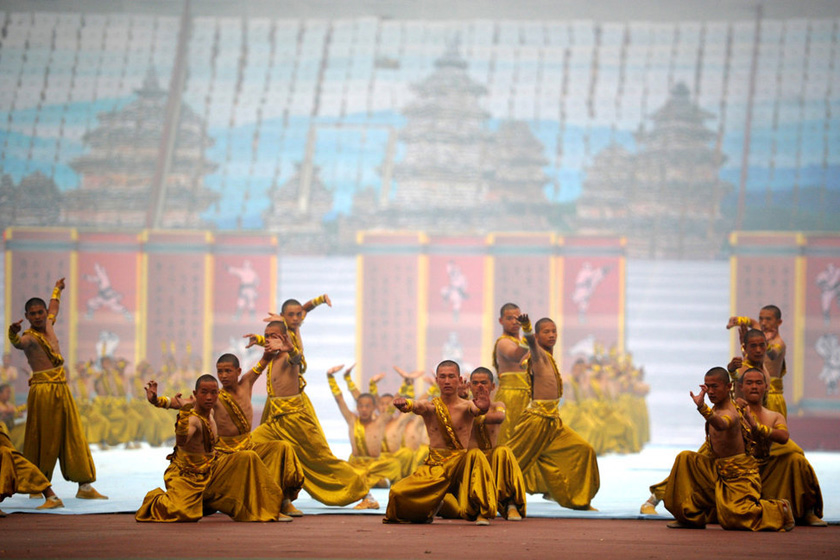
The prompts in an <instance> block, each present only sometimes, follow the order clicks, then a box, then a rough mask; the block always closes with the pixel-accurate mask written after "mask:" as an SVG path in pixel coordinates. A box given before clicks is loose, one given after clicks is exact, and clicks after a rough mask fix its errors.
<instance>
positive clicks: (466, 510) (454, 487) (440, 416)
mask: <svg viewBox="0 0 840 560" xmlns="http://www.w3.org/2000/svg"><path fill="white" fill-rule="evenodd" d="M435 381H436V382H437V384H438V387H440V393H441V396H440V397H436V398H434V399H432V400H431V401H430V402H415V401H413V400H411V399H406V398H403V397H399V398H396V399H394V402H393V404H394V406H395V407H396V408H397V409H399V410H400V411H401V412H405V413H407V412H413V413H414V414H417V415H418V416H420V417H421V418H423V422H424V423H425V425H426V431H427V432H428V434H429V447H430V449H429V458H428V459H426V462H425V464H423V465H420V467H418V468H417V470H416V471H414V473H413V474H411V475H410V476H408V477H407V478H404V479H402V480H400V481H399V482H397V483H396V484H394V485H393V486H392V487H391V491H390V493H389V495H388V509H387V512H386V513H385V519H384V520H383V521H384V522H385V523H431V522H432V519H433V517H434V515H435V513H436V512H437V510H438V509H439V508H440V506H441V504H442V503H443V499H444V496H445V495H446V494H447V492H451V493H452V494H453V495H454V496H457V499H458V510H459V511H460V512H461V517H463V518H464V519H467V520H470V521H475V523H476V525H489V524H490V519H492V518H493V517H494V516H495V515H496V507H497V506H496V488H495V484H494V483H493V471H492V470H491V468H490V463H489V462H488V461H487V457H485V455H484V453H483V452H482V451H481V450H480V449H467V448H468V446H469V442H470V437H471V436H472V430H473V420H474V419H475V417H476V416H481V415H483V414H486V413H487V411H488V409H489V408H490V395H489V394H488V393H487V391H486V390H483V389H482V390H479V391H478V392H477V394H476V395H475V400H473V401H469V400H466V399H463V398H461V397H459V396H458V388H459V386H460V385H461V370H460V367H459V366H458V364H457V363H455V362H453V361H451V360H445V361H443V362H441V363H440V364H438V367H437V370H436V373H435Z"/></svg>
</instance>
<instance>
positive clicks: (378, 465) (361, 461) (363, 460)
mask: <svg viewBox="0 0 840 560" xmlns="http://www.w3.org/2000/svg"><path fill="white" fill-rule="evenodd" d="M353 440H354V441H355V445H354V448H355V449H357V450H359V455H350V459H349V462H350V464H351V465H353V466H354V467H357V468H358V469H359V470H360V471H361V472H363V473H364V475H365V484H366V485H367V486H368V488H371V487H373V486H375V485H376V484H378V483H379V482H380V481H382V480H388V481H390V482H392V483H393V482H396V481H398V480H400V479H401V478H403V476H404V475H403V472H404V470H405V468H406V465H405V464H404V463H403V462H401V461H400V460H398V459H397V458H395V457H394V456H393V455H392V454H390V453H382V454H380V456H379V457H371V455H370V451H368V447H367V440H365V427H364V425H363V424H362V422H361V420H359V419H358V418H356V422H355V423H354V424H353ZM407 451H408V453H407V454H405V453H404V454H403V455H402V457H403V461H405V460H406V459H407V460H408V464H409V465H410V464H411V460H412V459H413V457H414V454H413V453H411V451H410V450H407Z"/></svg>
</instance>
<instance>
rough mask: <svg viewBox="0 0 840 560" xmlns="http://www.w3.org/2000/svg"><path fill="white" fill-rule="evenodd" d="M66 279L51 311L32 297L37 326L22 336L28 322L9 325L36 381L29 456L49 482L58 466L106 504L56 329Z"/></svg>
mask: <svg viewBox="0 0 840 560" xmlns="http://www.w3.org/2000/svg"><path fill="white" fill-rule="evenodd" d="M63 289H64V279H63V278H61V279H59V280H58V281H57V282H56V283H55V289H54V290H53V293H52V298H51V299H50V303H49V309H48V308H47V306H46V305H45V303H44V301H43V300H41V299H39V298H32V299H30V300H29V301H27V302H26V305H25V307H24V309H25V311H26V313H25V317H26V319H27V320H28V321H29V323H30V325H31V327H30V328H29V329H27V330H26V332H24V333H23V336H19V334H18V333H19V332H20V329H21V323H22V322H23V320H22V319H21V320H20V321H18V322H16V323H12V324H11V325H9V340H10V341H11V343H12V346H14V347H15V348H18V349H20V350H23V351H24V353H25V354H26V359H27V361H28V362H29V367H30V368H31V369H32V372H33V373H32V377H30V379H29V395H28V397H27V401H26V406H27V410H28V412H27V416H26V435H25V439H24V446H23V455H24V456H25V457H26V458H27V459H29V460H30V461H31V462H32V463H34V464H35V465H37V466H38V468H39V469H40V470H41V472H42V473H44V476H46V477H47V480H52V473H53V469H54V468H55V463H56V461H59V462H60V464H61V473H62V475H63V476H64V478H65V479H66V480H70V481H73V482H78V483H79V490H78V492H77V493H76V497H77V498H81V499H103V498H105V496H103V495H101V494H99V493H98V492H97V491H96V490H95V489H94V488H93V487H92V486H91V485H90V483H91V482H93V481H94V480H96V468H95V467H94V465H93V458H92V457H91V455H90V449H89V448H88V443H87V441H86V440H85V436H84V432H83V430H82V424H81V420H80V418H79V411H78V409H77V408H76V403H75V401H74V400H73V397H72V395H71V394H70V390H69V389H68V387H67V378H66V376H65V373H64V358H63V357H62V355H61V351H60V348H59V345H58V337H57V336H56V334H55V329H54V324H55V319H56V316H57V315H58V310H59V299H60V297H61V291H62V290H63Z"/></svg>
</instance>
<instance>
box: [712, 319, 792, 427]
mask: <svg viewBox="0 0 840 560" xmlns="http://www.w3.org/2000/svg"><path fill="white" fill-rule="evenodd" d="M782 322H783V321H782V310H781V309H779V308H778V307H777V306H775V305H765V306H764V307H762V308H761V310H760V311H759V313H758V320H757V321H756V320H755V319H751V318H750V317H730V318H729V322H728V323H727V324H726V328H727V329H731V328H733V327H738V329H739V331H740V333H739V334H740V338H741V343H742V344H743V345H744V349H745V351H746V333H747V332H748V330H749V329H757V330H759V331H761V332H762V333H763V334H764V337H765V341H766V349H765V351H764V352H762V355H761V358H760V359H751V360H750V361H751V362H752V363H751V364H745V363H743V362H742V363H743V365H749V367H757V368H759V369H761V368H762V366H763V370H764V372H765V373H766V374H767V376H768V382H769V387H768V388H767V394H766V395H767V396H766V401H765V404H764V406H765V407H766V408H768V409H769V410H772V411H774V412H778V413H780V414H781V415H782V416H784V417H785V418H787V403H786V402H785V395H784V383H783V382H782V378H783V377H784V376H785V374H786V373H787V364H786V362H785V354H786V353H787V345H786V344H785V341H784V340H783V339H782V336H781V335H780V334H779V327H780V326H781V325H782ZM745 353H746V352H745ZM747 358H748V357H747V356H745V358H744V361H746V359H747ZM733 362H734V363H733ZM733 362H730V371H731V370H732V369H737V368H740V367H741V365H742V364H739V363H738V362H737V361H736V360H733ZM733 381H735V380H733Z"/></svg>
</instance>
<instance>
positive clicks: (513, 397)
mask: <svg viewBox="0 0 840 560" xmlns="http://www.w3.org/2000/svg"><path fill="white" fill-rule="evenodd" d="M503 338H506V339H508V340H512V341H513V342H515V343H517V344H522V340H521V339H518V338H516V337H514V336H510V335H506V334H505V335H502V336H500V337H499V338H497V339H496V344H495V345H494V347H493V368H494V369H495V370H496V371H497V372H498V371H499V363H498V361H497V360H496V348H497V347H498V345H499V341H500V340H502V339H503ZM497 377H498V381H499V386H498V387H497V388H496V395H495V396H494V397H493V398H494V400H497V401H502V402H503V403H505V419H504V421H503V422H502V425H501V427H500V428H499V435H498V437H497V438H496V445H504V444H505V442H506V441H507V440H509V439H510V437H511V436H512V435H513V430H514V428H516V423H517V422H518V421H519V417H520V416H522V411H524V410H525V408H526V407H527V406H528V403H529V402H530V400H531V376H530V374H529V373H528V372H527V371H505V372H500V373H499V374H498V376H497Z"/></svg>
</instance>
